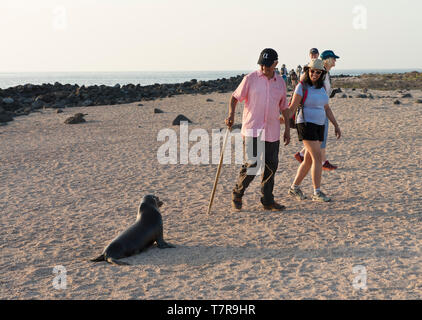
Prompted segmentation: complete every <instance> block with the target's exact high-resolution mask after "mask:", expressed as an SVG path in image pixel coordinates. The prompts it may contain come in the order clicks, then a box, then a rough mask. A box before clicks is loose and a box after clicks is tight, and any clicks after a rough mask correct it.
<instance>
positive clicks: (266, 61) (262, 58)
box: [258, 48, 278, 67]
mask: <svg viewBox="0 0 422 320" xmlns="http://www.w3.org/2000/svg"><path fill="white" fill-rule="evenodd" d="M276 60H278V54H277V52H276V51H275V50H274V49H271V48H266V49H264V50H262V52H261V54H260V55H259V60H258V64H259V65H261V66H262V65H264V66H266V67H271V66H272V65H273V63H274V61H276Z"/></svg>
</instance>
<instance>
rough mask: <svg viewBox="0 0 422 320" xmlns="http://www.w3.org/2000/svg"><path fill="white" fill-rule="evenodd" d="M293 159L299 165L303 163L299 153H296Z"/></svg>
mask: <svg viewBox="0 0 422 320" xmlns="http://www.w3.org/2000/svg"><path fill="white" fill-rule="evenodd" d="M295 159H296V160H297V161H299V162H300V163H302V162H303V160H304V158H303V156H302V155H301V154H300V152H297V153H296V154H295Z"/></svg>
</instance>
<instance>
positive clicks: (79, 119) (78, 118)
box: [64, 113, 87, 124]
mask: <svg viewBox="0 0 422 320" xmlns="http://www.w3.org/2000/svg"><path fill="white" fill-rule="evenodd" d="M86 115H87V114H83V113H76V114H75V115H74V116H72V117H69V118H67V119H66V120H65V121H64V123H66V124H76V123H82V122H86V120H85V119H84V116H86Z"/></svg>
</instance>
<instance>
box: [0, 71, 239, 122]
mask: <svg viewBox="0 0 422 320" xmlns="http://www.w3.org/2000/svg"><path fill="white" fill-rule="evenodd" d="M243 77H244V75H243V74H242V75H238V76H235V77H231V78H228V79H226V78H222V79H217V80H209V81H197V80H195V79H192V80H190V81H186V82H183V83H175V84H158V83H156V84H154V85H147V86H141V85H140V84H136V85H134V84H127V85H123V86H120V85H119V84H116V85H114V86H105V85H93V86H84V85H82V86H80V87H79V86H78V85H76V84H75V85H71V84H60V83H58V82H56V83H54V84H42V85H33V84H25V85H20V86H15V87H11V88H7V89H3V90H0V106H1V107H2V108H3V109H4V110H5V111H8V112H12V113H13V115H11V116H12V117H13V116H14V115H21V114H25V112H24V110H25V108H27V107H31V112H33V111H34V110H38V109H42V108H65V107H66V108H67V107H79V106H90V105H95V106H97V105H113V104H119V103H133V102H139V101H150V100H156V99H159V98H165V97H172V96H174V95H179V94H194V95H195V94H208V93H212V92H222V93H225V92H230V91H234V90H235V89H236V88H237V86H238V85H239V83H240V82H241V81H242V79H243ZM210 100H212V99H209V100H208V102H213V101H210ZM27 111H28V110H27Z"/></svg>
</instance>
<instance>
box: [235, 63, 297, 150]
mask: <svg viewBox="0 0 422 320" xmlns="http://www.w3.org/2000/svg"><path fill="white" fill-rule="evenodd" d="M286 95H287V90H286V83H285V82H284V80H283V78H281V77H280V75H278V74H277V73H274V77H273V78H271V79H270V80H268V78H267V77H266V76H265V75H264V74H263V73H262V72H261V70H257V71H254V72H252V73H250V74H248V75H246V76H245V77H244V78H243V80H242V82H241V83H240V85H239V86H238V87H237V89H236V91H235V92H234V93H233V97H235V98H236V99H237V100H238V101H240V102H242V101H245V107H244V109H243V117H242V131H241V133H242V135H243V136H248V137H251V136H252V137H257V136H258V135H259V134H260V132H259V130H260V129H263V130H264V133H263V134H264V136H263V140H265V141H268V142H275V141H278V140H280V111H282V110H285V109H287V108H288V107H289V106H288V102H287V98H286Z"/></svg>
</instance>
